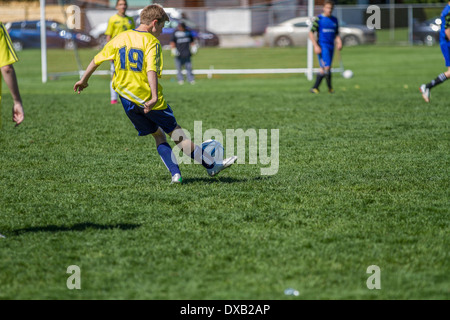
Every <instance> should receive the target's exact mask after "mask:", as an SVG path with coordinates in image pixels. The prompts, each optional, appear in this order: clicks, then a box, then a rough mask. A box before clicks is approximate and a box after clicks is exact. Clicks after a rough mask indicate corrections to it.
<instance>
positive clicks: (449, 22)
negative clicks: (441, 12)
mask: <svg viewBox="0 0 450 320" xmlns="http://www.w3.org/2000/svg"><path fill="white" fill-rule="evenodd" d="M442 23H445V35H446V37H447V39H448V41H450V14H447V16H445V21H442Z"/></svg>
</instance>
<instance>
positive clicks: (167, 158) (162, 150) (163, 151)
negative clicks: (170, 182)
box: [156, 142, 181, 176]
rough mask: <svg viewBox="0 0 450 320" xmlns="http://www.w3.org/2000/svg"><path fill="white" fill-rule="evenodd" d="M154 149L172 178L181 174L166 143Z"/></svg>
mask: <svg viewBox="0 0 450 320" xmlns="http://www.w3.org/2000/svg"><path fill="white" fill-rule="evenodd" d="M156 149H157V150H158V153H159V155H160V157H161V160H162V161H163V162H164V164H165V165H166V167H167V169H168V170H169V171H170V173H171V174H172V176H173V175H174V174H176V173H179V174H181V172H180V168H179V167H178V163H177V160H176V158H175V155H174V153H173V151H172V148H171V147H170V145H169V144H168V143H167V142H164V143H161V144H160V145H159V146H158V147H157V148H156Z"/></svg>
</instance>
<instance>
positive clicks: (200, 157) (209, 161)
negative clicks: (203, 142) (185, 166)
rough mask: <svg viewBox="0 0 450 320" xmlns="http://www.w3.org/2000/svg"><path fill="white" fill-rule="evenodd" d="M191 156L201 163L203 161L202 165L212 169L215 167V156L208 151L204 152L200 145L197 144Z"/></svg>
mask: <svg viewBox="0 0 450 320" xmlns="http://www.w3.org/2000/svg"><path fill="white" fill-rule="evenodd" d="M191 158H192V159H194V160H195V161H197V162H199V163H200V162H201V164H202V166H204V167H205V168H206V169H211V168H212V167H214V158H213V157H211V156H210V155H209V154H208V153H206V152H205V153H203V152H202V149H201V148H200V147H198V146H195V149H194V151H192V153H191Z"/></svg>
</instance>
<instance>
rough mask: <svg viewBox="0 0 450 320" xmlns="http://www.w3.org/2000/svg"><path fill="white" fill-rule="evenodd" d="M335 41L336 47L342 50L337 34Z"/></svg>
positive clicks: (339, 37) (340, 40)
mask: <svg viewBox="0 0 450 320" xmlns="http://www.w3.org/2000/svg"><path fill="white" fill-rule="evenodd" d="M335 41H336V49H338V50H342V39H341V36H340V35H337V36H336V39H335Z"/></svg>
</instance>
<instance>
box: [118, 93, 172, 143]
mask: <svg viewBox="0 0 450 320" xmlns="http://www.w3.org/2000/svg"><path fill="white" fill-rule="evenodd" d="M119 97H120V101H122V105H123V109H124V110H125V113H126V114H127V116H128V118H129V119H130V120H131V122H132V123H133V125H134V127H135V128H136V130H137V131H138V133H139V135H140V136H146V135H148V134H152V133H155V132H156V131H157V130H158V127H160V128H161V129H163V130H164V132H166V133H171V132H172V131H173V130H175V128H176V127H177V125H178V124H177V120H176V119H175V116H174V115H173V111H172V109H171V108H170V106H169V105H167V108H166V109H164V110H151V111H150V112H148V113H144V109H143V108H142V107H140V106H138V105H137V104H135V103H134V102H131V101H130V100H127V99H125V98H124V97H122V96H120V95H119Z"/></svg>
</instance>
